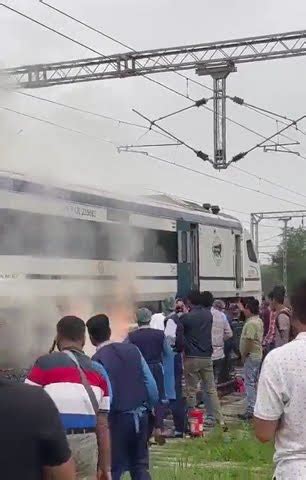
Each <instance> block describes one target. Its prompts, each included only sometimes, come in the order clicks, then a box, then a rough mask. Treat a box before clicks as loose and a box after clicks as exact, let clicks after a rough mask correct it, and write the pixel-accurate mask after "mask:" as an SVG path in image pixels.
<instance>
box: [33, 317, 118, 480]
mask: <svg viewBox="0 0 306 480" xmlns="http://www.w3.org/2000/svg"><path fill="white" fill-rule="evenodd" d="M56 345H57V347H58V350H59V352H54V353H51V354H49V355H44V356H42V357H40V358H39V359H38V360H37V361H36V363H35V365H34V367H33V368H32V370H31V371H30V373H29V375H28V378H27V380H26V382H27V383H30V384H32V385H38V386H41V387H43V388H44V389H45V391H46V392H47V393H48V394H49V395H50V397H51V398H52V400H53V401H54V403H55V404H56V406H57V408H58V410H59V412H60V416H61V420H62V423H63V426H64V428H65V430H66V433H67V435H68V440H69V444H70V447H71V449H72V452H73V456H74V458H75V460H76V464H77V474H78V477H77V478H78V479H80V480H87V479H88V480H89V479H91V478H92V477H93V476H94V475H96V474H97V467H98V480H110V479H111V474H110V438H109V430H108V411H109V408H110V391H109V386H108V381H107V378H105V375H103V369H102V367H101V366H100V365H99V364H98V363H96V362H92V361H91V360H90V358H89V357H87V356H86V355H85V354H84V353H83V347H84V345H85V323H84V322H83V320H81V319H80V318H78V317H74V316H67V317H63V318H62V319H61V320H60V321H59V322H58V324H57V336H56Z"/></svg>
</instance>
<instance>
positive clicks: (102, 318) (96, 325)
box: [86, 313, 111, 343]
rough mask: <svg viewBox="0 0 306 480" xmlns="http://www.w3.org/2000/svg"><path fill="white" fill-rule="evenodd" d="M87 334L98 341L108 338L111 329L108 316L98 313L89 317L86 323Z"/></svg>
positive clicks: (104, 340)
mask: <svg viewBox="0 0 306 480" xmlns="http://www.w3.org/2000/svg"><path fill="white" fill-rule="evenodd" d="M86 326H87V329H88V333H89V335H90V336H91V337H92V338H93V339H94V340H95V341H96V342H99V343H102V342H106V341H107V340H109V339H110V336H111V329H110V325H109V318H108V316H107V315H105V314H104V313H100V314H98V315H95V316H94V317H91V318H90V319H89V320H88V321H87V323H86Z"/></svg>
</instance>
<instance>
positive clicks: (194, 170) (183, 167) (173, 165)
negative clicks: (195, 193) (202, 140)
mask: <svg viewBox="0 0 306 480" xmlns="http://www.w3.org/2000/svg"><path fill="white" fill-rule="evenodd" d="M127 152H129V151H127ZM134 153H138V154H141V155H145V156H146V157H148V158H152V159H154V160H158V161H159V162H163V163H166V164H168V165H171V166H172V167H177V168H180V169H182V170H185V171H188V172H192V173H196V174H198V175H203V176H204V177H207V178H210V179H212V180H217V181H218V182H222V183H226V184H229V185H232V186H234V187H239V188H241V189H243V190H247V191H250V192H254V193H258V194H260V195H264V196H266V197H270V198H273V199H276V200H280V201H282V202H285V203H290V204H292V205H295V206H298V207H304V208H305V207H306V205H303V204H301V203H296V202H292V201H291V200H287V199H285V198H281V197H277V196H276V195H272V194H270V193H266V192H263V191H261V190H258V189H255V188H252V187H247V186H245V185H241V184H240V183H237V182H233V181H231V180H226V179H224V178H219V177H214V176H213V175H210V174H209V173H205V172H203V171H201V170H197V169H195V168H191V167H187V166H186V165H181V164H179V163H173V162H171V161H170V160H166V159H165V158H161V157H157V156H156V155H151V154H149V153H148V152H141V151H136V152H134Z"/></svg>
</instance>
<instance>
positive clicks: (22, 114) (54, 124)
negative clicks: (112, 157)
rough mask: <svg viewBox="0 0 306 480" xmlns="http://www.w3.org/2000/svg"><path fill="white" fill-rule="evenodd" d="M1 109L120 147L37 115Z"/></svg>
mask: <svg viewBox="0 0 306 480" xmlns="http://www.w3.org/2000/svg"><path fill="white" fill-rule="evenodd" d="M0 109H1V110H5V111H7V112H11V113H15V114H17V115H20V116H22V117H26V118H30V119H32V120H37V121H38V122H42V123H46V124H47V125H52V126H53V127H57V128H61V129H62V130H66V131H68V132H72V133H76V134H78V135H82V136H83V137H88V138H91V139H94V140H98V141H99V142H103V143H109V144H111V145H113V146H114V147H116V148H117V147H118V145H117V144H116V143H115V142H112V141H111V140H108V139H105V138H102V137H96V136H95V135H90V134H89V133H85V132H82V131H81V130H76V129H74V128H70V127H66V126H65V125H60V124H59V123H55V122H51V121H50V120H46V119H44V118H40V117H36V116H35V115H30V114H28V113H23V112H19V111H18V110H14V109H12V108H9V107H3V106H0Z"/></svg>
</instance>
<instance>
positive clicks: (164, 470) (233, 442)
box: [125, 425, 273, 480]
mask: <svg viewBox="0 0 306 480" xmlns="http://www.w3.org/2000/svg"><path fill="white" fill-rule="evenodd" d="M272 455H273V446H272V445H271V444H266V445H261V444H260V443H259V442H257V440H256V439H255V438H254V435H253V433H252V431H251V429H250V428H249V427H248V426H244V425H238V426H232V427H231V430H230V432H229V433H225V434H224V433H222V432H221V431H216V432H215V433H212V434H209V435H207V436H206V437H204V438H203V439H197V440H190V439H189V440H184V441H178V442H175V441H173V442H168V443H167V444H166V445H165V446H164V447H154V448H153V449H152V450H151V464H152V478H153V480H189V479H190V480H202V479H205V480H270V479H271V478H272V474H273V464H272ZM125 478H126V479H128V478H129V477H128V476H127V477H125Z"/></svg>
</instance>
